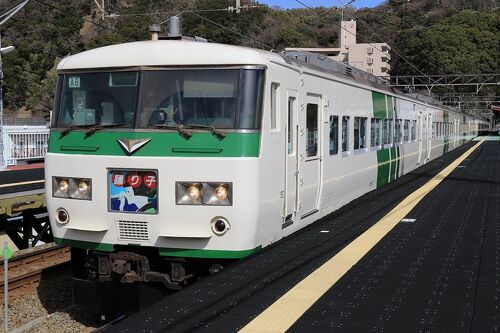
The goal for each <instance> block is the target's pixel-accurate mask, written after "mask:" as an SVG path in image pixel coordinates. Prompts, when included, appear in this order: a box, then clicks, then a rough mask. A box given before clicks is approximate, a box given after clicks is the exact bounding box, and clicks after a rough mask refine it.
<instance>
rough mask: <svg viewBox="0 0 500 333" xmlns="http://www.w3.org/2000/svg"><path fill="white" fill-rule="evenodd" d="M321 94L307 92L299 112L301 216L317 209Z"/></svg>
mask: <svg viewBox="0 0 500 333" xmlns="http://www.w3.org/2000/svg"><path fill="white" fill-rule="evenodd" d="M321 107H322V104H321V96H318V95H312V94H308V95H306V98H305V105H304V107H303V108H302V110H301V112H300V113H299V122H300V124H301V130H300V137H301V138H300V141H301V142H302V143H301V145H300V147H299V152H300V161H301V164H302V165H303V167H302V171H301V177H300V179H299V181H300V184H301V186H300V188H301V190H300V196H301V200H300V201H301V207H300V208H301V215H302V218H304V217H307V216H309V215H312V214H314V213H316V212H317V211H318V195H319V190H320V178H321V147H320V145H321V140H320V138H321V133H320V130H321V126H320V124H321V115H322V110H321Z"/></svg>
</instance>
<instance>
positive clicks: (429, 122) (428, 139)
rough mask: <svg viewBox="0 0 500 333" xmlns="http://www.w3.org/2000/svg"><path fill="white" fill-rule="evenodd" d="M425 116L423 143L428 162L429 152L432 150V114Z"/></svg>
mask: <svg viewBox="0 0 500 333" xmlns="http://www.w3.org/2000/svg"><path fill="white" fill-rule="evenodd" d="M426 116H427V122H426V123H427V131H426V133H425V134H426V135H425V140H426V141H425V142H426V145H427V156H426V160H425V161H426V162H427V161H428V160H430V158H431V150H432V114H431V113H430V112H426Z"/></svg>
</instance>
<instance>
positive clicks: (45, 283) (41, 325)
mask: <svg viewBox="0 0 500 333" xmlns="http://www.w3.org/2000/svg"><path fill="white" fill-rule="evenodd" d="M2 299H3V297H2ZM1 302H2V304H1V307H0V310H1V312H0V317H1V318H0V329H3V311H4V310H3V300H2V301H1ZM99 325H100V322H99V320H98V314H97V313H93V312H92V311H89V310H88V309H83V308H79V307H76V306H73V305H72V295H71V273H70V272H66V273H63V274H61V275H59V276H57V277H51V278H50V279H46V280H43V279H42V281H41V282H40V284H39V285H38V286H37V287H31V288H30V287H26V288H21V289H16V290H14V291H11V292H10V294H9V331H10V330H13V331H14V332H16V333H20V332H37V333H41V332H68V333H69V332H71V333H73V332H90V331H92V330H93V329H94V328H95V327H98V326H99Z"/></svg>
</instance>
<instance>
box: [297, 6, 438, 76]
mask: <svg viewBox="0 0 500 333" xmlns="http://www.w3.org/2000/svg"><path fill="white" fill-rule="evenodd" d="M295 1H297V2H298V3H300V4H301V5H303V6H305V7H307V8H309V9H313V8H311V7H309V6H308V5H306V4H304V3H303V2H302V1H300V0H295ZM352 2H353V1H349V2H348V3H347V4H345V5H343V6H341V7H339V8H343V7H346V6H348V5H349V4H351V3H352ZM330 11H332V10H330ZM326 13H327V12H325V13H323V14H326ZM352 16H353V17H354V18H355V19H356V20H359V21H360V22H361V23H363V24H364V25H365V26H366V27H367V28H368V29H369V30H370V31H371V32H372V33H373V34H374V35H375V36H376V37H377V38H378V39H379V40H381V41H382V43H385V44H387V45H388V46H389V47H390V48H391V50H393V51H394V53H395V54H396V55H397V56H398V57H400V58H401V59H402V60H403V61H404V62H406V63H407V64H408V65H410V66H411V67H412V68H413V69H415V70H416V71H417V72H418V73H420V74H421V75H423V76H425V77H427V78H429V80H430V81H431V82H435V80H433V79H432V78H431V77H430V76H429V75H428V74H425V73H424V72H422V71H421V70H420V69H418V68H417V67H416V66H415V65H413V64H412V63H411V62H410V61H409V60H407V59H406V58H405V57H404V56H403V55H401V54H400V53H399V52H398V51H397V50H396V49H395V48H394V47H392V46H391V45H390V44H389V43H387V42H386V41H385V40H384V39H383V38H382V37H380V35H379V34H377V33H376V32H375V31H374V30H373V29H372V28H371V27H370V26H369V24H368V23H367V22H365V21H364V20H362V19H360V18H359V17H358V16H356V15H355V14H354V13H353V14H352ZM342 29H344V30H345V31H347V32H348V33H350V34H351V35H354V36H356V34H354V33H352V32H351V31H349V30H347V29H345V28H342ZM367 44H368V45H370V46H371V47H373V48H374V49H376V50H378V51H380V52H383V51H382V50H381V49H379V48H378V47H376V46H374V45H373V44H371V43H367Z"/></svg>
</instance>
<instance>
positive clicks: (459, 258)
mask: <svg viewBox="0 0 500 333" xmlns="http://www.w3.org/2000/svg"><path fill="white" fill-rule="evenodd" d="M474 144H476V142H471V143H468V144H466V145H464V146H463V147H460V148H458V149H455V150H454V151H452V152H450V153H448V154H446V155H445V156H443V157H441V158H438V159H436V160H434V161H431V162H430V163H428V164H427V165H425V166H423V167H421V168H419V169H418V170H416V171H414V172H412V173H410V174H408V175H406V176H404V177H401V178H400V179H398V180H397V181H395V182H392V183H391V184H389V185H387V186H385V187H383V188H381V189H378V190H376V191H373V192H370V193H368V194H367V195H365V196H363V197H362V198H360V199H357V200H355V201H354V202H352V203H350V204H348V205H347V206H345V207H343V208H342V209H340V210H339V211H337V212H335V213H333V214H331V215H329V216H328V217H326V218H324V219H323V220H321V221H318V222H316V223H314V224H313V225H312V226H309V227H307V228H306V229H305V230H302V231H300V232H298V233H296V234H294V235H292V236H290V237H288V238H286V239H284V240H282V241H279V242H278V243H276V244H274V245H272V246H270V247H267V248H265V249H263V250H262V251H261V252H259V253H257V254H255V255H253V256H251V257H249V258H247V259H245V260H242V261H240V262H237V263H235V264H232V265H231V266H230V267H228V268H227V269H226V270H224V271H222V272H220V273H217V274H214V275H212V276H210V277H208V278H205V279H203V280H202V281H199V282H197V283H196V284H194V285H192V286H190V287H188V288H186V289H184V290H182V291H180V292H177V293H175V294H174V295H171V296H169V297H167V298H165V299H164V300H162V301H160V302H159V303H156V304H154V305H152V306H151V307H149V308H148V309H146V310H144V311H142V312H140V313H137V314H135V315H132V316H131V317H130V318H128V319H126V320H124V321H121V322H119V323H118V324H116V325H115V326H113V327H112V328H111V329H109V331H111V332H167V331H168V332H187V331H198V330H200V331H207V332H237V331H239V330H240V329H242V328H243V327H245V326H246V325H247V324H248V323H249V322H251V321H252V320H253V319H254V318H256V317H258V316H259V315H260V314H261V313H262V312H263V311H264V310H266V309H267V308H268V307H269V306H271V305H272V304H273V303H275V301H276V300H278V299H279V298H280V297H281V296H282V295H283V294H285V293H286V292H287V291H289V290H291V289H292V288H293V287H294V286H295V285H297V283H299V282H300V281H302V280H303V279H304V278H305V277H307V276H309V275H310V274H311V273H312V272H314V271H315V270H316V269H317V268H318V267H320V266H321V265H323V264H324V263H325V262H327V261H328V260H329V259H330V258H332V257H334V256H335V255H336V254H338V252H339V251H340V250H342V249H343V248H345V247H346V246H348V245H349V244H350V243H351V242H352V241H353V240H354V239H356V238H357V237H358V236H359V235H361V234H363V233H364V232H365V231H366V230H367V229H369V228H370V227H371V226H372V225H374V224H375V223H377V222H378V221H379V220H380V219H381V218H383V217H384V216H385V215H386V214H387V213H388V212H389V211H391V210H392V209H393V208H394V207H395V206H396V205H398V203H400V202H401V201H402V200H403V199H404V198H406V197H407V196H408V195H410V194H411V193H413V192H414V191H416V190H417V189H420V188H421V187H422V186H423V185H424V184H426V183H427V182H428V181H429V180H430V179H431V178H432V177H434V176H435V175H436V174H438V173H439V172H440V171H441V170H442V169H443V168H444V167H446V166H447V165H448V164H450V163H451V162H452V161H454V160H455V159H457V157H459V156H461V155H462V154H463V153H464V152H465V151H466V150H468V149H469V148H471V147H472V146H473V145H474ZM406 217H407V218H410V219H411V220H413V219H414V221H411V220H410V221H411V222H404V223H403V222H401V223H398V224H397V225H396V226H395V227H394V229H392V230H391V231H390V232H389V233H388V234H387V235H386V236H385V237H383V238H382V240H381V241H380V242H378V243H377V244H376V245H375V246H374V247H373V248H372V249H371V250H370V251H369V252H368V253H367V254H366V255H364V256H363V257H362V259H361V260H360V261H359V262H358V263H357V264H356V265H355V266H354V267H353V268H352V269H350V270H349V271H347V273H346V274H345V275H343V277H342V278H340V280H339V281H338V282H337V283H335V284H334V285H333V287H331V288H329V289H328V291H327V292H326V293H325V294H324V295H323V296H322V297H321V298H319V300H318V301H317V302H315V303H314V305H312V306H311V307H310V308H309V309H308V310H307V311H306V312H305V313H304V314H303V315H302V316H300V317H299V318H298V320H297V321H296V322H295V323H294V324H293V325H292V326H291V327H290V328H289V330H288V331H290V332H417V331H419V332H420V331H422V332H496V331H500V141H485V142H483V143H482V144H481V145H480V146H479V147H478V148H477V149H476V150H474V151H473V152H472V154H471V155H469V157H468V158H467V159H465V160H464V161H463V162H462V163H460V165H459V166H458V167H457V168H456V169H454V170H453V171H452V173H451V174H449V176H448V177H446V178H445V179H444V180H443V181H442V182H441V183H439V185H437V187H436V188H434V189H433V190H432V191H431V192H430V193H429V194H428V195H426V196H425V197H424V198H423V199H422V200H421V201H420V202H419V203H418V204H417V206H415V207H414V208H413V209H412V210H411V211H410V213H409V214H408V215H407V216H406ZM288 315H289V313H288V311H283V312H282V313H279V315H278V316H279V317H286V316H288ZM279 317H278V318H276V320H279V319H280V318H279ZM263 331H265V330H263Z"/></svg>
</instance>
